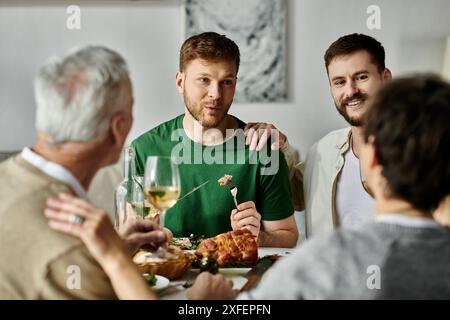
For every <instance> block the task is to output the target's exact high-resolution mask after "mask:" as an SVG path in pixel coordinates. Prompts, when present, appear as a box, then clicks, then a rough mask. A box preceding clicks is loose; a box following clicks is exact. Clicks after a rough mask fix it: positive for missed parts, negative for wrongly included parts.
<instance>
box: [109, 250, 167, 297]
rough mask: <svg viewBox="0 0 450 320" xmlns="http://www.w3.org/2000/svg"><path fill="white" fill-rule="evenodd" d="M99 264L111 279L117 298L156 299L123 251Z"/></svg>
mask: <svg viewBox="0 0 450 320" xmlns="http://www.w3.org/2000/svg"><path fill="white" fill-rule="evenodd" d="M101 265H102V267H103V269H104V270H105V272H106V274H107V275H108V277H109V279H110V280H111V284H112V286H113V288H114V291H115V292H116V295H117V297H118V298H119V299H123V300H155V299H158V297H157V296H156V294H155V293H153V292H152V291H151V289H150V288H149V287H148V284H147V283H146V281H145V280H144V278H143V277H142V276H141V274H140V273H139V271H138V269H137V267H136V266H135V265H134V263H133V261H132V260H130V258H129V257H128V256H127V255H126V253H125V252H120V253H118V254H117V255H116V257H114V258H113V259H109V261H105V263H103V264H101Z"/></svg>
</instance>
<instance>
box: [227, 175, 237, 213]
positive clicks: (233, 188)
mask: <svg viewBox="0 0 450 320" xmlns="http://www.w3.org/2000/svg"><path fill="white" fill-rule="evenodd" d="M227 187H228V189H230V193H231V195H232V196H233V200H234V204H235V205H236V209H237V207H238V203H237V200H236V196H237V192H238V188H237V187H236V186H235V185H234V183H233V182H231V181H230V182H228V183H227Z"/></svg>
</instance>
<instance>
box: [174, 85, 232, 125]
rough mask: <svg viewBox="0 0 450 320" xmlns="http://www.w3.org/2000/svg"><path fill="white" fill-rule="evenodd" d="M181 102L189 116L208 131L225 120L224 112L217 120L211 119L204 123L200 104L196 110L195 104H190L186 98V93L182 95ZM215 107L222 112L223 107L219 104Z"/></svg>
mask: <svg viewBox="0 0 450 320" xmlns="http://www.w3.org/2000/svg"><path fill="white" fill-rule="evenodd" d="M183 100H184V105H185V106H186V109H187V110H188V112H189V114H190V115H191V116H192V117H193V118H194V119H195V120H197V121H198V122H199V123H200V124H201V126H202V127H204V128H208V129H212V128H217V127H218V126H219V125H220V124H221V123H222V121H224V120H225V117H226V115H227V113H226V112H224V113H223V114H222V115H221V116H220V117H218V118H215V119H214V118H213V119H212V120H210V121H206V120H205V119H204V118H203V116H202V112H203V110H204V108H203V106H202V103H201V102H200V103H199V106H198V108H196V104H195V102H192V101H191V100H190V99H189V97H188V96H187V94H186V92H184V93H183ZM217 107H218V108H220V110H221V111H222V110H224V109H225V108H224V106H223V104H222V103H221V102H218V103H217Z"/></svg>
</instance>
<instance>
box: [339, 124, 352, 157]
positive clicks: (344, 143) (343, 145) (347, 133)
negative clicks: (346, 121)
mask: <svg viewBox="0 0 450 320" xmlns="http://www.w3.org/2000/svg"><path fill="white" fill-rule="evenodd" d="M351 136H352V130H351V127H348V128H347V130H345V132H344V134H343V135H342V139H343V140H342V141H341V142H340V143H338V144H337V145H336V148H338V149H339V150H340V151H341V153H344V152H346V151H347V150H348V148H349V147H350V137H351ZM344 138H345V139H344Z"/></svg>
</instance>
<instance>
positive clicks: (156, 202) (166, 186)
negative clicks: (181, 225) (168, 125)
mask: <svg viewBox="0 0 450 320" xmlns="http://www.w3.org/2000/svg"><path fill="white" fill-rule="evenodd" d="M144 192H145V197H146V198H147V200H148V201H149V202H150V203H151V204H152V205H153V206H154V207H155V208H156V209H158V210H159V211H160V213H159V224H160V225H161V226H162V227H164V226H165V216H166V211H167V210H168V209H170V208H172V207H173V206H174V205H175V203H176V202H177V200H178V197H179V195H180V174H179V172H178V165H177V164H176V162H175V159H174V158H173V157H163V156H150V157H148V158H147V162H146V166H145V176H144Z"/></svg>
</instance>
